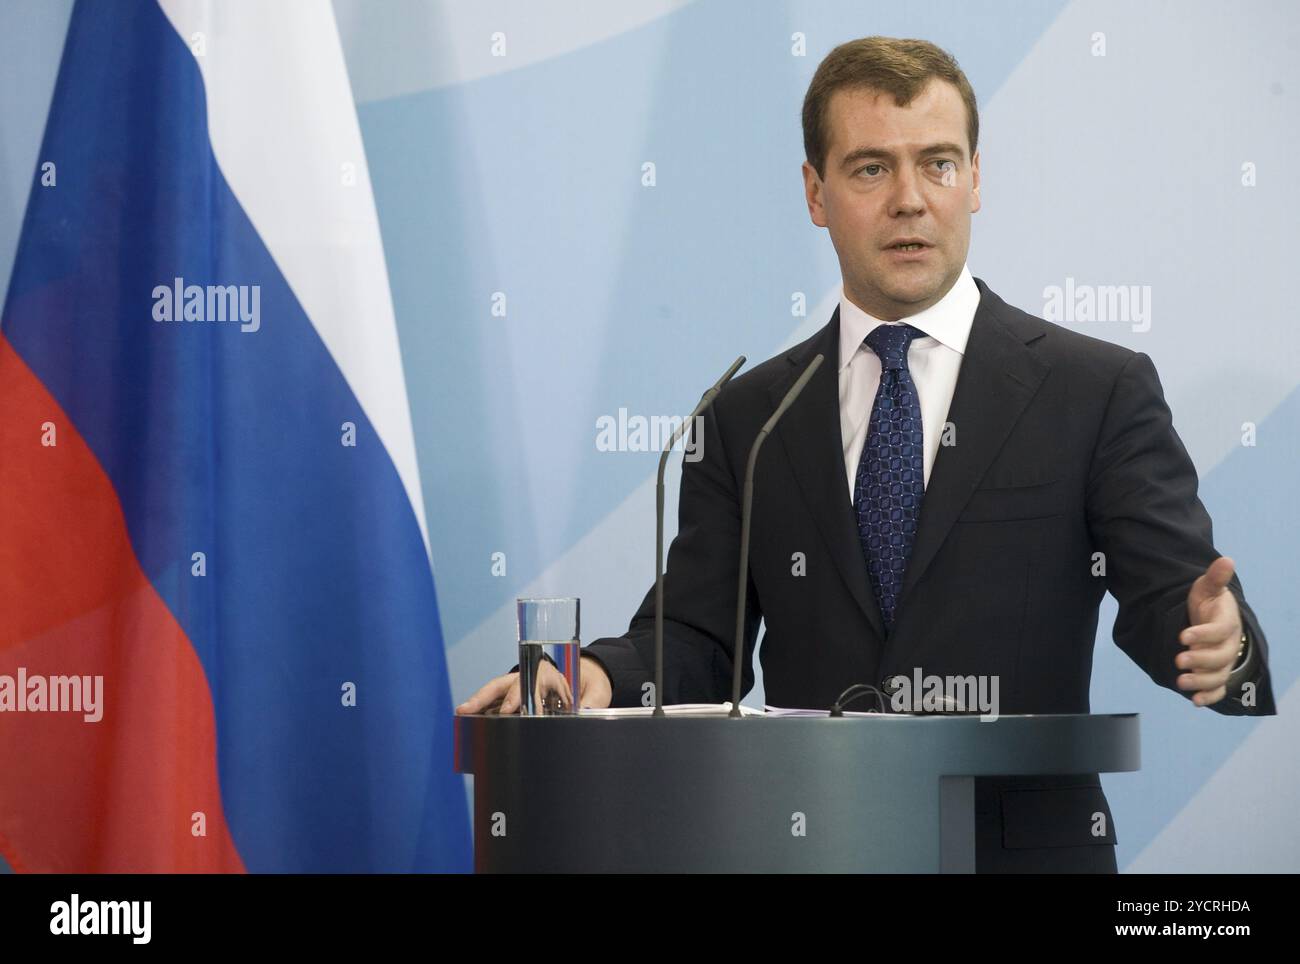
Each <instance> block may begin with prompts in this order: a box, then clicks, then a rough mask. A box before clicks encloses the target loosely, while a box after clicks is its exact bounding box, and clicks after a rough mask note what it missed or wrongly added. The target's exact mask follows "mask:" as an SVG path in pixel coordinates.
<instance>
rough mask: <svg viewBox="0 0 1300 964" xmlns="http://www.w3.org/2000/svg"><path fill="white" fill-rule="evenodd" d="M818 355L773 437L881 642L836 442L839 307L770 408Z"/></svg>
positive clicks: (799, 351)
mask: <svg viewBox="0 0 1300 964" xmlns="http://www.w3.org/2000/svg"><path fill="white" fill-rule="evenodd" d="M818 352H820V353H821V354H823V355H825V356H826V360H825V361H824V362H822V365H821V367H820V368H818V369H817V371H816V372H815V373H814V374H813V377H812V380H811V381H809V382H808V385H807V386H806V387H805V388H804V390H803V394H802V395H800V396H799V400H798V401H796V402H795V403H794V405H792V406H791V407H790V409H789V411H787V412H786V413H785V417H784V418H782V419H781V421H780V423H779V424H778V425H777V427H776V431H775V432H774V434H775V435H776V436H777V437H778V438H780V440H781V444H782V446H783V447H784V448H785V453H786V456H787V457H788V458H789V460H790V468H791V470H792V471H793V472H794V477H795V480H796V482H797V483H798V485H799V489H800V491H801V492H802V493H803V497H804V501H805V502H806V503H807V505H808V509H809V511H810V512H811V513H812V516H813V518H814V519H816V520H817V528H818V530H819V531H820V532H821V535H822V539H823V540H825V542H826V546H827V548H828V549H829V550H830V556H831V561H832V562H833V563H834V564H835V568H836V569H837V570H838V571H839V573H840V575H841V576H842V577H843V578H844V582H845V584H846V585H847V587H848V590H849V592H850V593H852V594H853V598H854V599H856V600H857V602H858V605H859V606H860V607H861V608H862V612H863V613H864V614H865V615H866V617H867V619H868V620H869V621H870V623H871V627H872V628H873V629H874V630H875V631H876V634H877V636H879V637H880V638H881V639H884V638H885V626H884V621H883V620H882V619H881V616H880V607H879V606H878V605H877V604H876V598H875V596H874V595H873V594H872V592H871V583H870V581H869V579H868V576H867V562H866V560H865V559H864V558H863V556H862V544H861V542H859V541H858V525H857V519H856V518H855V516H854V511H853V501H852V500H851V499H850V498H849V490H848V480H847V478H846V477H845V472H844V446H843V443H842V442H841V441H840V391H839V367H840V309H839V307H838V306H837V307H836V308H835V314H833V315H832V316H831V321H830V324H829V325H827V326H826V327H825V328H823V329H822V330H821V331H820V332H819V333H818V334H817V335H815V336H814V337H813V338H812V339H810V340H809V341H808V342H805V343H804V344H803V345H801V346H799V347H798V348H796V349H794V350H793V351H791V352H790V353H789V354H788V355H787V356H786V358H787V360H788V361H789V362H790V371H789V374H788V377H786V378H782V379H778V380H777V381H776V382H775V383H774V384H773V385H772V388H771V389H770V392H771V397H772V406H773V408H775V407H776V406H777V405H778V404H779V403H780V401H781V398H782V397H783V396H784V395H785V393H786V392H787V391H788V390H789V388H790V386H791V385H792V384H793V383H794V380H795V379H796V378H798V377H799V375H800V373H801V372H802V371H803V370H804V368H806V367H807V365H808V363H809V362H810V361H812V359H813V357H814V356H816V355H817V353H818ZM760 458H761V456H760ZM922 511H924V506H923V507H922Z"/></svg>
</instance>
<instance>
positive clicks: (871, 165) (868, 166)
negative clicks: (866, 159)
mask: <svg viewBox="0 0 1300 964" xmlns="http://www.w3.org/2000/svg"><path fill="white" fill-rule="evenodd" d="M873 167H875V168H879V167H880V165H879V164H868V165H866V166H865V167H860V168H858V173H859V174H861V173H862V172H863V171H869V170H871V168H873Z"/></svg>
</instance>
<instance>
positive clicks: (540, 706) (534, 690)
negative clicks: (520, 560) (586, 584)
mask: <svg viewBox="0 0 1300 964" xmlns="http://www.w3.org/2000/svg"><path fill="white" fill-rule="evenodd" d="M515 606H516V609H517V610H518V616H519V712H520V713H521V714H523V715H524V716H571V715H573V714H576V713H577V712H578V696H579V694H580V693H581V689H580V687H579V679H578V664H579V663H580V662H581V658H580V653H579V650H580V648H581V646H580V643H579V631H578V625H579V623H578V609H579V601H578V600H577V599H568V598H559V599H516V600H515ZM546 657H550V659H551V661H552V662H553V663H554V664H555V668H556V669H558V670H559V671H560V675H561V676H563V677H564V681H565V682H566V683H567V684H568V692H567V693H559V692H554V691H542V690H541V689H540V688H539V686H538V676H539V672H540V669H541V664H542V660H543V659H545V658H546Z"/></svg>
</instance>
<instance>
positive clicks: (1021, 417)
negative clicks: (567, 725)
mask: <svg viewBox="0 0 1300 964" xmlns="http://www.w3.org/2000/svg"><path fill="white" fill-rule="evenodd" d="M975 280H976V284H977V285H978V287H979V291H980V303H979V307H978V310H977V311H976V314H975V318H974V322H973V324H972V328H971V332H970V339H969V342H968V344H967V347H966V352H965V355H964V357H963V360H962V363H961V369H960V372H959V376H958V380H957V385H956V389H955V392H954V395H953V399H952V404H951V407H950V408H949V412H948V421H949V422H950V423H951V424H952V425H953V426H954V427H955V444H953V445H941V446H940V448H939V451H938V456H937V458H936V461H935V463H934V466H933V468H932V471H931V477H930V481H929V485H928V486H927V488H926V491H925V500H924V502H923V504H922V509H921V517H920V522H919V527H918V531H917V535H916V541H915V543H914V545H913V549H912V555H911V558H910V560H909V563H908V567H907V571H906V574H905V580H904V586H903V590H902V595H901V597H900V601H899V604H898V608H897V611H896V616H895V624H894V627H893V631H892V632H891V633H890V634H889V635H888V636H886V634H885V632H884V627H883V623H882V620H881V616H880V611H879V608H878V606H877V604H876V601H875V597H874V596H873V594H872V590H871V586H870V582H869V580H868V576H867V570H866V561H865V559H864V556H863V551H862V547H861V545H860V543H859V541H858V534H857V527H856V523H855V516H854V510H853V506H852V502H851V500H850V497H849V493H848V485H847V479H846V477H845V471H844V457H843V447H842V444H841V441H840V428H839V426H840V414H839V393H838V376H837V369H838V367H839V365H838V360H839V312H838V309H837V311H836V313H835V315H834V316H833V317H832V318H831V321H830V323H829V324H828V325H827V326H826V327H825V328H823V329H822V330H821V331H819V332H818V333H817V334H816V335H814V336H813V337H812V338H810V339H809V340H807V341H806V342H804V343H802V344H800V345H798V346H797V347H795V348H793V349H791V350H790V351H788V352H785V353H783V354H781V355H778V356H777V357H775V358H772V359H769V360H768V361H766V362H764V363H763V364H761V365H759V366H757V367H756V368H754V369H753V370H751V371H749V372H748V373H746V374H743V375H741V376H740V377H738V378H736V379H734V380H733V381H732V382H730V383H729V384H728V385H727V386H726V388H725V389H723V391H722V393H721V394H720V395H719V396H718V398H717V400H716V402H715V404H714V406H713V408H712V410H711V411H710V412H709V413H708V415H707V416H706V417H705V419H704V424H703V442H702V444H703V450H702V457H701V459H700V460H699V461H698V462H694V463H692V462H688V463H686V464H685V466H684V468H683V474H682V483H681V497H680V503H679V523H678V532H677V537H676V538H675V539H674V540H673V542H672V545H671V546H670V548H669V553H668V563H667V570H666V576H665V625H664V646H665V655H664V667H665V669H664V689H665V692H664V694H663V696H664V702H665V703H678V702H721V701H723V700H727V699H730V695H731V677H732V650H733V636H734V632H735V628H734V627H735V603H736V583H737V555H738V553H739V532H740V516H741V509H740V505H741V502H740V490H741V485H742V480H743V476H744V470H745V465H746V459H747V455H748V451H749V447H750V445H751V443H752V442H753V440H754V438H755V436H756V434H757V432H758V430H759V428H760V426H761V425H762V424H763V422H764V421H765V420H766V419H767V418H768V417H769V416H770V415H771V413H772V411H773V410H774V408H775V407H776V405H777V403H778V401H779V400H780V398H781V397H782V395H783V394H784V393H785V391H786V390H787V389H788V388H789V387H790V385H791V384H792V383H793V381H794V380H795V378H796V377H797V376H798V375H799V373H800V372H801V371H802V370H803V368H804V366H805V365H806V364H807V363H808V361H809V360H810V359H811V358H812V357H813V356H814V355H816V354H817V353H818V352H821V353H823V354H824V355H825V356H826V361H825V363H823V364H822V366H821V367H820V368H819V369H818V371H817V373H816V374H815V375H814V376H813V378H812V380H811V381H810V382H809V384H808V386H807V387H806V389H805V391H804V393H803V395H801V396H800V398H799V399H798V401H796V402H795V404H794V406H793V407H792V408H791V409H790V410H789V411H788V412H787V413H786V415H785V417H784V419H783V421H782V422H781V423H780V424H779V425H778V427H777V429H776V431H775V432H774V433H773V436H772V437H771V438H769V439H768V441H767V442H766V444H765V445H764V447H763V449H762V452H761V455H760V456H759V460H758V467H757V470H756V477H755V485H754V503H753V530H752V535H751V550H750V578H749V589H748V613H747V623H746V626H747V629H746V634H745V653H744V661H745V662H744V680H745V684H744V688H745V691H746V692H748V691H749V690H750V688H751V687H752V685H753V669H752V662H751V659H752V654H753V650H754V646H755V642H756V637H757V633H758V627H759V622H760V619H761V620H762V621H763V622H764V623H765V624H766V634H765V636H764V638H763V644H762V647H761V651H760V658H761V660H762V665H763V679H764V685H765V688H766V693H767V701H768V702H769V703H770V704H773V705H776V706H788V707H818V708H825V707H829V706H830V705H831V703H832V702H833V701H834V700H835V699H836V697H837V696H839V695H840V693H841V692H842V691H843V690H844V689H845V688H846V687H848V686H850V685H851V684H853V683H859V682H869V683H873V684H875V685H876V686H881V685H882V684H883V683H884V681H886V680H888V679H889V678H891V677H893V676H895V675H896V674H903V675H906V676H909V677H910V676H911V675H912V672H913V667H920V669H921V671H922V673H923V674H925V675H931V674H933V675H938V676H949V675H953V676H965V675H993V674H996V675H997V676H998V677H999V686H1000V692H999V697H1000V707H999V711H1000V713H1002V714H1004V715H1005V714H1017V713H1087V712H1089V705H1088V688H1089V681H1090V677H1091V671H1092V651H1093V643H1094V640H1095V638H1096V632H1097V610H1098V605H1099V603H1100V601H1101V599H1102V596H1103V594H1104V593H1105V592H1106V591H1107V590H1109V591H1110V593H1111V594H1112V595H1114V597H1115V598H1116V600H1117V601H1118V603H1119V614H1118V618H1117V619H1116V622H1115V628H1114V638H1115V642H1116V643H1117V644H1118V645H1119V647H1120V648H1121V649H1123V650H1124V652H1126V653H1127V654H1128V655H1129V656H1130V657H1131V658H1132V659H1133V661H1134V662H1136V663H1137V664H1138V665H1139V666H1140V667H1142V669H1143V670H1145V671H1146V672H1147V674H1148V675H1149V676H1150V677H1151V678H1152V679H1153V680H1154V681H1155V682H1156V683H1158V684H1159V685H1161V686H1164V687H1167V688H1169V689H1171V690H1173V691H1174V692H1176V693H1178V694H1180V695H1183V696H1184V697H1185V698H1190V695H1189V694H1185V693H1184V692H1183V691H1182V690H1179V689H1178V688H1177V685H1176V683H1175V679H1176V677H1177V675H1178V674H1179V672H1180V671H1179V670H1178V668H1177V667H1176V666H1175V664H1174V658H1175V656H1176V655H1177V654H1178V653H1179V652H1181V651H1182V650H1183V649H1184V647H1183V646H1182V645H1181V644H1180V643H1179V642H1178V639H1177V637H1178V634H1179V632H1180V631H1181V630H1183V629H1184V628H1186V627H1187V626H1188V624H1189V621H1188V615H1187V606H1186V601H1187V593H1188V590H1189V589H1190V588H1191V585H1192V582H1193V581H1194V580H1195V579H1196V577H1197V576H1199V575H1200V574H1201V573H1202V572H1204V571H1205V568H1206V567H1207V566H1208V565H1209V564H1210V563H1211V562H1212V561H1213V560H1214V559H1215V558H1216V557H1217V556H1219V555H1220V553H1218V552H1217V551H1216V550H1215V548H1214V543H1213V538H1212V535H1211V525H1210V517H1209V515H1208V514H1207V513H1206V511H1205V507H1204V506H1203V505H1202V504H1201V502H1200V500H1199V499H1198V498H1197V494H1196V489H1197V478H1196V471H1195V469H1194V467H1193V465H1192V462H1191V460H1190V459H1189V457H1188V455H1187V451H1186V449H1185V448H1184V447H1183V444H1182V442H1181V441H1180V440H1179V438H1178V435H1177V434H1176V433H1175V431H1174V428H1173V425H1172V422H1171V417H1170V412H1169V408H1168V406H1167V405H1166V404H1165V401H1164V395H1163V392H1162V390H1161V386H1160V382H1159V379H1158V378H1157V376H1156V371H1155V368H1154V367H1153V365H1152V363H1151V359H1150V358H1149V357H1148V356H1147V355H1145V354H1142V353H1140V352H1133V351H1130V350H1129V349H1127V348H1123V347H1120V346H1118V345H1114V344H1111V343H1109V342H1105V341H1101V340H1099V339H1097V338H1091V337H1088V336H1085V335H1081V334H1078V333H1075V332H1072V331H1069V330H1068V329H1065V328H1062V327H1060V326H1058V325H1054V324H1051V323H1050V322H1046V321H1043V320H1041V319H1039V318H1035V317H1034V316H1032V315H1030V314H1027V313H1026V312H1023V311H1020V310H1019V309H1017V308H1014V307H1011V306H1010V305H1008V304H1006V303H1005V302H1004V301H1002V299H1001V298H999V297H998V296H997V295H996V294H994V293H993V292H992V291H990V290H989V289H988V286H987V285H985V284H984V282H983V281H981V280H980V279H978V278H977V279H975ZM1097 552H1100V553H1104V563H1105V574H1104V576H1103V575H1094V574H1093V572H1094V569H1095V568H1096V566H1095V564H1094V555H1093V554H1094V553H1097ZM796 553H802V554H803V558H804V559H805V560H806V563H805V565H806V570H805V574H803V575H797V574H796V572H797V571H798V569H797V567H796V565H795V554H796ZM1232 591H1233V593H1234V594H1235V595H1236V598H1237V601H1238V603H1239V604H1240V607H1241V613H1242V622H1243V626H1244V627H1245V628H1246V629H1247V631H1248V632H1249V633H1250V635H1251V637H1252V640H1253V643H1252V647H1253V649H1254V650H1255V652H1254V657H1255V658H1254V659H1253V660H1252V666H1254V667H1256V668H1257V669H1256V671H1255V672H1254V673H1253V675H1254V682H1255V684H1256V687H1257V699H1256V704H1255V705H1254V706H1253V707H1251V706H1245V705H1243V704H1242V703H1241V702H1238V701H1235V700H1232V699H1224V700H1221V701H1220V702H1218V703H1216V704H1214V705H1213V707H1212V708H1213V709H1214V710H1215V711H1217V712H1219V713H1225V714H1231V715H1245V714H1255V715H1265V714H1274V713H1276V709H1275V707H1274V702H1273V693H1272V688H1271V683H1270V680H1269V674H1268V667H1267V655H1268V649H1267V642H1266V640H1265V638H1264V633H1263V631H1262V630H1261V628H1260V626H1259V624H1258V622H1257V621H1256V619H1255V615H1254V613H1253V612H1252V611H1251V609H1250V607H1249V606H1248V605H1247V604H1246V600H1245V597H1244V594H1243V590H1242V588H1241V584H1240V581H1239V580H1237V579H1236V577H1235V576H1234V579H1233V582H1232ZM653 625H654V593H653V588H652V589H651V591H650V592H649V593H648V594H647V595H646V598H645V601H644V602H643V603H642V605H641V607H640V609H639V610H638V611H637V613H636V615H635V617H634V618H633V620H632V623H631V626H630V628H629V630H628V632H627V633H626V634H625V635H624V636H622V637H619V638H609V639H599V640H596V641H595V642H593V643H592V644H591V645H590V646H588V647H587V649H586V650H585V652H586V653H587V654H588V655H592V656H595V657H596V658H598V659H599V661H600V662H601V663H602V664H603V665H604V667H605V668H606V671H607V672H608V673H609V675H610V678H611V680H612V681H613V686H614V699H613V705H615V706H629V705H639V704H641V703H642V702H643V700H642V694H643V689H642V687H643V685H644V684H645V683H646V682H647V681H649V680H652V679H653V670H654V640H653ZM858 708H861V709H867V708H872V707H871V705H870V703H868V705H867V706H860V707H858ZM976 810H977V821H976V826H977V854H976V869H977V870H979V871H981V872H987V871H1008V870H1011V871H1020V870H1024V871H1043V870H1067V871H1073V870H1083V871H1089V870H1092V871H1111V872H1113V871H1114V870H1115V855H1114V849H1115V848H1114V842H1115V831H1114V822H1113V820H1111V819H1110V815H1109V814H1110V811H1109V806H1108V805H1107V802H1106V798H1105V795H1104V794H1103V792H1102V790H1101V786H1100V782H1099V780H1098V775H1097V774H1095V773H1089V774H1077V775H1071V776H1053V777H1046V776H1045V777H1043V778H1041V779H1039V778H1032V779H1031V778H1025V777H1017V778H1011V777H1007V778H1002V777H997V778H993V777H990V778H980V779H978V780H977V781H976ZM1098 811H1101V812H1105V813H1106V814H1107V819H1106V830H1107V833H1106V835H1105V837H1097V836H1094V834H1093V827H1094V822H1093V820H1092V814H1094V813H1096V812H1098Z"/></svg>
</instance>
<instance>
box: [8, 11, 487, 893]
mask: <svg viewBox="0 0 1300 964" xmlns="http://www.w3.org/2000/svg"><path fill="white" fill-rule="evenodd" d="M419 468H420V467H419V466H418V465H417V462H416V456H415V446H414V443H413V439H412V432H411V422H410V412H409V408H408V404H407V397H406V388H405V381H404V375H403V370H402V360H401V355H400V352H399V345H398V340H397V329H396V325H395V322H394V317H393V307H392V302H391V295H390V292H389V288H388V280H387V272H386V267H385V262H384V254H383V248H382V245H381V242H380V235H379V229H378V222H377V219H376V215H375V207H374V201H373V197H372V194H371V189H370V183H369V179H368V174H367V166H366V158H365V153H364V150H363V148H362V143H361V136H360V131H359V128H358V124H357V120H356V113H355V107H354V104H353V100H352V95H351V89H350V86H349V83H348V78H347V73H346V68H345V65H344V60H343V53H342V49H341V47H340V43H339V38H338V33H337V30H336V27H335V24H334V20H333V14H332V11H331V7H330V5H329V3H328V2H327V0H318V2H307V3H297V2H295V3H261V2H257V0H222V2H220V3H215V2H211V3H209V2H201V0H161V2H154V0H130V2H111V3H110V2H104V0H98V2H96V0H79V2H78V3H77V6H76V8H75V10H74V12H73V15H72V20H71V25H70V27H69V30H68V36H67V41H66V44H65V48H64V53H63V60H62V63H61V66H60V70H59V77H58V82H57V85H56V88H55V93H54V97H53V102H52V105H51V109H50V115H49V120H48V122H47V126H46V132H45V138H44V141H43V144H42V148H41V153H40V159H39V163H38V169H37V170H36V171H35V172H34V183H33V187H32V192H31V197H30V202H29V204H28V207H27V213H26V218H25V221H24V224H23V229H22V235H21V240H20V243H19V250H18V253H17V259H16V262H15V266H14V272H13V277H12V280H11V282H10V286H9V290H8V294H7V296H6V299H5V303H4V311H3V316H0V856H3V858H4V859H5V860H6V861H7V862H8V863H9V864H10V865H11V866H12V867H13V868H14V869H15V870H18V871H67V872H123V871H242V870H247V871H253V872H267V871H270V872H281V871H305V872H325V871H331V872H355V871H360V872H365V871H456V872H465V871H469V870H470V869H471V866H472V859H471V843H470V834H469V815H468V810H467V806H466V800H465V793H464V787H463V784H462V778H461V777H460V776H458V775H457V774H456V773H455V772H454V770H453V767H452V745H451V737H452V732H451V726H452V705H451V696H450V686H449V683H448V679H447V670H446V660H445V653H444V649H443V641H442V637H441V630H440V624H439V618H438V605H437V599H436V596H435V591H434V581H433V573H432V567H431V563H430V555H429V545H428V538H429V537H428V527H427V525H426V522H425V518H424V511H423V501H422V498H421V490H420V478H419ZM424 469H425V471H438V466H436V465H426V466H424ZM74 677H77V678H80V679H81V680H82V681H86V684H87V686H89V685H90V682H89V681H93V680H96V679H100V680H102V701H101V702H102V705H101V706H100V712H101V714H102V715H101V717H100V718H99V719H98V720H95V721H92V720H90V719H88V716H89V715H90V714H87V713H79V712H68V711H64V710H61V709H60V707H59V706H58V705H57V703H58V700H56V699H54V693H55V689H54V687H55V683H54V681H56V680H64V681H67V680H70V679H72V678H74ZM6 680H7V683H6V682H5V681H6ZM20 680H21V681H22V686H21V687H20V686H19V681H20ZM42 681H43V682H42ZM65 688H66V687H65ZM63 695H64V696H65V697H66V695H67V693H66V691H65V692H64V693H63ZM83 695H85V694H83ZM6 701H7V702H6Z"/></svg>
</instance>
